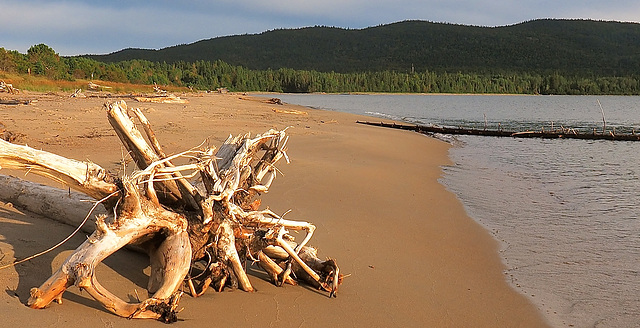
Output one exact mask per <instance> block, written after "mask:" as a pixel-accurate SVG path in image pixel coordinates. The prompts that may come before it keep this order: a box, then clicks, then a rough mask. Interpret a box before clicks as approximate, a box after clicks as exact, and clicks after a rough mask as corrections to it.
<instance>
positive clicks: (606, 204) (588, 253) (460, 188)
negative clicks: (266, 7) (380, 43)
mask: <svg viewBox="0 0 640 328" xmlns="http://www.w3.org/2000/svg"><path fill="white" fill-rule="evenodd" d="M278 97H279V98H281V99H282V100H283V101H284V102H287V103H293V104H300V105H305V106H309V107H314V108H322V109H329V110H337V111H344V112H351V113H357V114H365V115H370V116H378V117H388V118H393V119H398V120H404V121H408V122H416V123H423V124H430V123H434V124H439V125H447V126H468V127H483V126H485V124H486V125H488V126H489V127H490V128H498V127H502V128H504V129H516V130H526V129H541V128H542V127H545V128H550V127H551V125H552V124H553V125H554V127H559V126H564V127H572V128H580V129H584V130H589V131H590V130H592V129H594V128H596V129H598V130H599V131H601V130H602V128H603V118H602V116H603V114H602V110H601V108H600V106H599V105H598V101H600V103H601V105H602V108H603V110H604V115H605V120H606V124H607V129H612V128H613V127H616V129H617V131H620V130H628V131H631V130H638V131H640V97H617V96H598V97H590V96H478V95H280V96H278ZM552 122H553V123H552ZM454 145H455V146H454V147H452V148H451V151H450V157H451V159H452V160H453V161H454V163H455V164H454V165H452V166H447V167H445V168H444V172H445V176H444V177H443V179H442V181H441V182H442V183H443V184H444V185H445V186H447V188H449V189H450V190H451V191H452V192H454V193H455V194H456V195H457V196H458V197H459V198H460V200H461V201H462V203H463V204H464V206H465V207H466V210H467V212H468V213H469V215H470V216H471V217H473V218H474V219H476V220H477V221H479V222H480V223H481V224H483V225H484V226H485V227H486V228H487V229H488V230H489V231H490V232H491V233H492V234H493V235H494V237H495V238H496V239H497V240H498V241H499V242H500V243H501V245H502V247H501V251H500V252H501V256H502V257H503V259H504V263H505V264H506V267H507V270H506V271H505V276H506V277H507V279H508V280H509V282H511V283H512V284H513V286H514V287H515V288H516V289H518V290H519V291H521V292H522V293H523V294H525V295H527V297H529V298H530V299H531V300H532V301H533V302H534V303H536V304H537V305H538V306H539V307H540V308H541V309H542V311H543V313H544V314H545V315H546V316H547V318H548V320H549V322H551V323H552V324H553V325H554V326H556V327H567V326H575V327H640V219H638V205H640V179H639V176H640V166H639V165H640V142H612V141H584V140H562V139H559V140H542V139H540V140H538V139H512V138H495V137H475V136H462V137H456V138H455V140H454Z"/></svg>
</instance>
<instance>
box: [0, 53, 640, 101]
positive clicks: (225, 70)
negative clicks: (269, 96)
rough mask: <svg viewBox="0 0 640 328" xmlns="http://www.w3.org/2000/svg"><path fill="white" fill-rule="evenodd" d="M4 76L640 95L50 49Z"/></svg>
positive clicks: (581, 83) (470, 78)
mask: <svg viewBox="0 0 640 328" xmlns="http://www.w3.org/2000/svg"><path fill="white" fill-rule="evenodd" d="M0 71H4V72H11V73H18V74H31V75H38V76H45V77H47V78H50V79H54V80H76V79H87V80H103V81H113V82H125V83H136V84H153V83H157V84H159V85H172V86H181V87H190V88H193V89H197V90H215V89H216V88H222V87H224V88H228V89H229V90H231V91H264V92H329V93H341V92H398V93H400V92H402V93H510V94H558V95H560V94H576V95H595V94H614V95H640V76H638V75H633V74H631V75H629V76H599V75H594V74H584V73H582V74H567V73H560V72H558V71H549V72H509V71H498V70H496V71H494V72H480V73H473V72H447V71H438V72H436V71H429V70H424V71H414V72H397V71H371V72H351V73H337V72H319V71H315V70H294V69H289V68H280V69H264V70H251V69H247V68H245V67H242V66H235V65H230V64H228V63H226V62H223V61H221V60H216V61H204V60H199V61H194V62H186V61H177V62H173V63H166V62H151V61H146V60H126V61H120V62H111V63H105V62H99V61H96V60H93V59H90V58H86V57H61V56H59V55H58V54H57V53H56V52H55V51H54V50H53V49H52V48H50V47H49V46H47V45H45V44H38V45H34V46H32V47H31V48H29V50H28V51H27V53H26V54H21V53H19V52H17V51H12V50H5V49H4V48H0Z"/></svg>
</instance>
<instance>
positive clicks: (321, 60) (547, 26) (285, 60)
mask: <svg viewBox="0 0 640 328" xmlns="http://www.w3.org/2000/svg"><path fill="white" fill-rule="evenodd" d="M88 57H90V58H93V59H96V60H99V61H104V62H118V61H123V60H130V59H144V60H149V61H154V62H167V63H173V62H177V61H185V62H195V61H198V60H205V61H215V60H222V61H225V62H227V63H229V64H232V65H239V66H244V67H246V68H249V69H256V70H264V69H268V68H271V69H279V68H293V69H299V70H316V71H321V72H330V71H335V72H363V71H369V72H371V71H397V72H410V71H412V70H414V71H416V72H424V71H426V70H429V71H436V72H443V71H448V72H476V73H495V72H538V73H549V72H560V73H563V74H578V75H585V74H586V75H595V76H630V75H635V74H640V24H637V23H621V22H604V21H590V20H555V19H542V20H534V21H529V22H524V23H520V24H516V25H510V26H502V27H478V26H465V25H454V24H442V23H432V22H426V21H404V22H399V23H393V24H389V25H382V26H377V27H370V28H365V29H359V30H349V29H341V28H332V27H309V28H301V29H283V30H273V31H268V32H264V33H261V34H253V35H238V36H228V37H219V38H214V39H208V40H202V41H198V42H195V43H192V44H187V45H179V46H174V47H169V48H164V49H160V50H145V49H125V50H121V51H118V52H115V53H112V54H109V55H91V56H88Z"/></svg>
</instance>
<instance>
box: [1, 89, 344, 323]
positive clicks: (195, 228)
mask: <svg viewBox="0 0 640 328" xmlns="http://www.w3.org/2000/svg"><path fill="white" fill-rule="evenodd" d="M105 107H106V109H107V117H108V120H109V122H110V123H111V125H112V127H113V128H114V130H115V131H116V134H117V135H118V137H119V138H120V140H121V141H122V143H123V144H124V146H125V147H126V148H127V150H128V151H129V154H130V156H131V157H132V158H133V159H134V161H135V163H136V164H137V166H138V168H139V169H140V171H137V172H135V173H133V174H131V175H130V176H123V177H115V176H114V175H112V174H111V173H109V172H106V171H105V170H104V169H103V168H101V167H100V166H98V165H96V164H93V163H90V162H80V161H76V160H72V159H67V158H64V157H61V156H57V155H54V154H51V153H47V152H45V151H40V150H35V149H31V148H29V147H26V146H18V145H13V144H10V143H8V142H4V141H0V167H5V168H12V169H22V170H26V171H29V172H32V173H36V174H40V175H43V176H46V177H50V178H52V179H54V180H56V181H60V182H63V183H66V184H68V185H69V186H70V187H72V188H74V189H76V190H79V191H81V192H83V193H85V194H87V195H89V196H91V197H93V198H94V199H96V200H100V201H101V202H102V203H103V204H104V205H105V207H106V208H107V209H108V210H109V211H108V214H107V215H100V216H98V217H97V218H96V227H97V228H96V230H95V231H94V232H93V234H92V235H91V237H90V238H89V239H88V240H87V241H86V242H85V243H83V244H82V245H80V246H79V247H78V248H77V249H76V251H75V252H74V253H73V254H71V255H70V256H69V258H67V259H66V261H65V262H64V263H63V264H62V266H61V267H60V269H58V270H57V271H56V272H55V273H54V274H53V275H52V276H51V278H49V279H48V280H47V281H46V282H45V283H43V284H42V286H40V287H39V288H34V289H33V290H32V295H31V298H30V299H29V301H28V305H29V306H31V307H33V308H43V307H46V306H48V305H49V304H50V303H51V302H52V301H61V300H62V294H63V293H64V291H65V290H66V289H67V288H69V287H71V286H73V285H75V286H77V287H79V288H82V289H85V290H87V291H88V292H89V294H90V295H91V296H92V297H93V298H95V299H96V300H97V301H98V302H100V303H101V304H102V305H103V306H104V307H105V308H107V309H108V310H110V311H112V312H113V313H115V314H117V315H120V316H123V317H129V318H156V319H160V320H162V321H165V322H173V321H175V320H176V313H175V309H176V307H177V303H178V300H179V299H180V295H181V293H179V292H178V290H179V287H180V286H181V285H182V283H183V280H185V279H186V282H187V285H188V287H189V289H190V292H191V294H192V295H193V296H194V297H195V296H198V295H201V294H202V293H204V291H205V290H206V289H207V287H208V286H209V285H210V284H213V285H214V286H215V287H216V288H215V289H216V290H222V289H223V288H224V287H225V285H228V284H231V285H235V284H237V286H238V287H239V288H240V289H242V290H245V291H252V290H253V287H252V286H251V282H250V280H249V278H248V277H247V275H246V273H245V271H244V266H245V265H246V261H247V259H253V260H257V261H260V265H261V267H263V268H264V269H265V270H266V271H267V273H268V274H269V276H270V277H272V279H274V282H275V283H276V285H282V283H284V282H287V283H290V284H295V283H296V282H295V280H293V279H292V277H290V276H289V274H290V272H294V273H295V274H296V276H299V277H302V278H303V279H304V281H306V282H308V283H310V284H311V285H313V286H315V287H317V288H320V289H323V290H326V291H328V292H329V296H330V297H331V296H335V295H336V294H335V293H336V290H337V287H338V285H339V284H340V282H341V281H342V276H341V275H340V273H339V269H338V266H337V264H336V262H335V260H333V259H329V260H327V261H322V260H320V259H319V258H318V257H317V251H316V250H315V249H314V248H310V247H307V246H306V245H307V243H308V242H309V240H310V239H311V237H312V235H313V232H314V231H315V226H314V225H313V224H311V223H308V222H304V221H293V220H287V219H284V218H283V217H282V216H279V215H277V214H276V213H274V212H272V211H270V210H268V209H267V210H258V206H259V203H260V202H259V200H258V201H256V200H255V197H256V196H258V195H259V194H260V193H262V192H267V191H268V189H269V187H270V185H271V183H272V182H273V180H274V178H275V177H276V172H277V170H276V168H275V163H276V162H278V161H279V160H280V159H281V158H285V159H287V161H288V157H287V155H286V144H287V141H288V137H287V136H286V133H285V131H275V130H269V131H267V132H266V133H264V134H262V135H258V136H256V137H253V138H252V137H251V136H250V135H249V134H245V135H240V136H237V137H229V138H228V139H227V140H226V141H225V142H224V144H223V145H222V146H221V147H220V148H219V149H218V150H217V151H216V149H215V148H207V149H191V150H187V151H185V152H183V153H180V154H176V155H172V156H167V155H166V154H165V153H164V151H162V149H161V147H160V143H159V142H158V141H157V139H156V136H155V133H154V132H153V130H152V128H151V125H150V123H149V122H148V121H147V119H146V118H145V117H144V115H143V114H142V112H140V111H139V110H135V109H134V110H131V112H132V114H133V115H129V110H128V109H127V107H126V104H125V103H124V101H120V102H114V103H108V104H106V105H105ZM133 117H135V118H137V120H138V121H139V122H140V124H141V125H142V126H143V128H144V131H145V134H146V136H147V139H145V138H144V136H143V134H142V133H141V132H140V131H139V130H138V128H137V126H136V124H135V123H134V122H133ZM181 157H185V158H189V159H190V160H191V161H192V163H190V164H184V165H174V164H173V162H172V161H174V160H176V159H178V158H181ZM193 177H198V178H199V179H198V181H197V184H198V185H200V187H196V182H195V181H192V180H189V179H190V178H193ZM8 197H9V198H11V197H12V196H8ZM287 229H289V230H304V231H306V236H305V238H304V240H302V242H300V243H299V244H297V243H295V242H294V241H293V237H292V236H290V235H289V234H288V230H287ZM129 244H137V245H140V246H142V247H143V248H144V249H146V250H147V251H148V253H149V257H150V263H151V274H150V278H149V284H148V289H149V292H150V293H152V294H153V295H152V296H151V297H150V298H149V299H147V300H144V301H142V302H139V303H127V302H124V301H123V300H121V299H119V298H118V297H116V296H115V295H113V294H112V293H110V292H109V291H108V290H106V289H105V288H104V287H102V286H101V285H100V283H99V282H98V281H97V280H96V278H95V274H94V270H95V267H96V265H98V264H99V263H100V262H101V261H102V260H104V259H105V258H106V257H107V256H109V255H111V254H112V253H114V252H115V251H117V250H118V249H120V248H122V247H124V246H126V245H129ZM205 259H206V261H207V263H206V265H205V267H204V271H203V272H201V273H200V274H199V275H198V276H197V277H193V278H192V277H190V276H189V275H188V274H189V272H190V271H192V269H193V268H194V265H195V264H196V263H198V262H202V261H203V260H205Z"/></svg>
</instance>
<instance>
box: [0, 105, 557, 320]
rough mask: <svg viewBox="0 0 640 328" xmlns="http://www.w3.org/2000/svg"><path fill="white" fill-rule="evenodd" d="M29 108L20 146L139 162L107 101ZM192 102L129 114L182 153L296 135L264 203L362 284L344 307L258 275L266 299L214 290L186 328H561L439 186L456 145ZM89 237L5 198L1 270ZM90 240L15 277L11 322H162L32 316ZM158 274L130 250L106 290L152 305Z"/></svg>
mask: <svg viewBox="0 0 640 328" xmlns="http://www.w3.org/2000/svg"><path fill="white" fill-rule="evenodd" d="M3 96H5V97H6V95H3ZM20 97H21V98H30V99H37V100H38V101H37V102H34V103H32V104H30V105H18V106H9V105H0V123H2V124H3V125H4V127H5V129H7V130H9V131H12V132H14V133H19V134H22V137H21V138H19V139H18V141H17V142H18V143H21V144H25V143H26V144H28V145H29V146H31V147H34V148H39V149H43V150H47V151H50V152H53V153H57V154H60V155H63V156H66V157H70V158H75V159H79V160H91V161H93V162H95V163H97V164H99V165H101V166H103V167H105V168H108V169H110V170H113V171H117V170H119V169H120V168H121V163H120V159H121V158H122V157H123V155H122V153H123V151H122V148H121V146H120V144H119V141H118V139H117V137H116V136H115V133H114V132H112V130H111V129H110V127H109V124H108V122H107V120H106V115H105V113H104V110H103V108H102V107H103V104H104V102H105V101H107V99H102V98H84V99H72V98H68V97H67V95H64V94H58V95H51V94H49V95H45V94H36V93H28V94H23V95H20ZM186 97H187V99H188V101H189V103H187V104H149V103H138V102H135V101H134V100H127V103H128V104H129V106H135V107H139V108H141V109H143V111H144V112H145V113H146V115H147V116H148V118H149V119H150V121H151V122H152V124H153V126H154V128H155V130H156V133H157V135H158V138H159V139H160V141H161V143H163V146H164V147H165V150H166V151H167V152H169V153H175V152H178V151H182V150H185V149H187V148H189V147H192V146H196V145H198V144H200V143H202V142H203V141H205V140H207V141H206V142H207V143H209V144H213V145H219V144H220V143H222V141H223V140H224V139H225V138H226V137H227V136H228V135H229V134H234V135H236V134H239V133H245V132H252V133H261V132H264V131H266V130H267V129H269V128H278V129H281V128H285V127H288V126H290V128H289V130H288V133H289V134H290V135H291V140H290V144H289V152H288V153H289V156H290V157H291V163H290V164H285V163H284V161H282V162H281V164H280V165H279V168H280V170H281V171H282V172H283V173H284V176H279V177H278V178H277V179H276V181H275V182H274V184H273V185H272V187H271V190H270V192H269V194H267V195H265V196H264V197H263V202H262V203H263V205H268V206H269V207H270V208H271V209H273V210H274V211H276V212H279V213H283V212H285V211H287V210H289V209H291V212H290V213H289V214H288V215H287V217H288V218H290V219H298V220H306V221H310V222H313V223H314V224H315V225H316V226H317V230H316V233H315V235H314V238H313V239H312V241H311V244H312V245H315V246H317V247H319V249H320V256H321V257H328V256H331V257H334V258H337V260H338V263H339V265H340V267H341V272H343V273H345V274H350V276H349V277H348V278H346V279H345V281H344V284H343V285H342V286H341V288H340V290H339V293H338V297H337V298H335V299H329V298H328V297H327V295H326V293H321V292H318V291H315V290H313V289H311V288H308V287H305V286H285V287H283V288H278V287H275V286H274V285H272V284H271V283H270V282H269V281H267V280H266V277H265V275H264V274H263V273H262V272H261V271H260V270H259V269H257V268H256V267H250V268H249V270H248V271H249V275H250V279H251V281H252V283H253V284H254V286H255V287H256V289H257V291H256V292H254V293H245V292H242V291H238V290H236V291H224V292H222V293H216V292H214V291H208V292H207V293H206V294H205V295H204V296H202V297H200V298H195V299H194V298H192V297H190V296H186V295H185V296H184V297H183V299H182V301H181V303H180V305H181V306H182V307H184V310H183V311H182V312H181V313H180V314H179V318H180V319H181V321H179V322H177V323H176V324H175V325H176V326H189V327H210V326H234V327H254V326H261V327H326V326H336V327H395V326H397V327H402V326H407V327H418V326H420V327H543V326H546V323H545V321H544V318H543V316H542V315H541V312H540V309H538V308H536V306H534V305H533V304H532V303H530V302H529V300H528V299H527V298H526V297H525V296H524V295H521V294H519V293H518V292H517V291H516V290H514V289H513V288H512V287H511V286H510V285H509V284H508V283H507V282H506V280H505V275H504V273H503V270H504V266H503V264H502V263H501V261H500V258H499V255H498V244H497V242H496V241H495V240H493V239H492V237H491V235H490V234H489V233H488V232H487V231H486V230H484V229H483V228H482V227H481V226H480V225H479V224H478V223H476V222H475V221H473V220H472V219H471V218H469V217H468V216H467V214H466V213H465V211H464V208H463V206H462V204H461V203H460V201H459V200H458V199H457V198H456V197H455V195H453V194H452V193H451V192H449V191H447V190H446V189H445V188H444V187H443V186H442V185H441V184H439V183H438V179H439V178H440V177H441V175H442V171H441V166H443V165H448V164H450V163H449V159H448V157H447V154H448V149H449V147H450V146H449V145H448V144H446V143H444V142H442V141H438V140H435V139H432V138H429V137H426V136H422V135H419V134H415V133H412V132H405V131H396V130H391V129H383V128H377V127H370V126H362V125H357V124H355V121H356V120H357V119H358V118H359V117H358V116H355V115H350V114H343V113H336V112H327V111H318V110H312V109H308V108H302V107H297V106H292V105H284V106H282V105H275V104H269V103H267V102H266V101H265V99H263V98H252V97H249V96H244V95H234V94H226V95H221V94H207V95H187V96H186ZM0 127H2V125H0ZM129 165H131V164H130V163H129ZM0 173H5V174H6V173H7V172H4V171H0ZM8 173H12V174H16V173H15V172H8ZM21 176H23V175H21ZM26 178H28V179H32V180H34V181H44V180H42V179H40V178H38V177H35V176H34V175H28V176H27V177H26ZM59 187H62V186H59ZM62 188H63V187H62ZM73 229H74V227H71V226H68V225H65V224H61V223H57V222H55V221H53V220H51V219H49V218H44V217H42V216H39V215H36V214H33V213H29V212H26V211H24V210H21V209H20V208H19V207H18V205H17V204H16V205H13V204H10V203H6V202H0V252H1V253H0V264H6V263H9V262H11V261H13V260H14V259H15V258H24V257H26V256H29V255H31V254H33V253H36V252H38V251H41V250H43V249H46V248H48V247H50V246H52V245H54V244H55V243H57V242H58V241H59V240H62V239H63V238H65V237H66V236H67V235H68V234H69V233H70V232H71V231H73ZM85 238H86V234H84V233H81V234H79V235H77V236H76V237H74V238H73V239H72V240H71V241H69V242H68V243H67V244H65V245H64V246H62V247H61V248H58V249H56V250H55V251H53V252H51V253H48V254H46V255H44V256H42V257H39V258H37V259H34V260H31V261H29V262H27V263H24V264H20V265H18V266H16V267H13V268H8V269H4V270H2V271H0V285H1V286H2V287H3V288H4V293H0V304H1V305H0V318H2V322H3V323H4V326H27V325H30V326H38V327H47V326H56V327H61V326H65V327H81V326H82V327H84V326H90V327H97V326H104V327H113V326H118V327H126V326H136V327H146V326H156V327H157V326H158V325H160V323H158V322H155V321H151V320H127V319H123V318H119V317H117V316H115V315H113V314H111V313H109V312H107V311H105V310H103V309H102V308H101V306H100V305H99V304H98V303H97V302H95V301H94V300H93V299H91V298H90V297H89V296H88V295H87V293H82V292H81V291H79V290H78V289H77V288H75V287H71V288H70V289H69V290H68V291H67V292H66V293H65V294H64V303H63V304H62V305H58V304H52V305H51V306H50V307H49V308H47V309H44V310H33V309H29V308H27V307H26V306H25V305H24V303H25V302H26V300H27V299H28V297H29V289H30V288H32V287H36V286H39V285H40V284H41V283H42V282H44V280H46V279H47V278H48V277H49V275H50V274H51V273H52V271H53V270H54V269H56V268H57V267H58V266H59V265H60V263H61V262H62V261H63V260H64V259H65V257H66V256H68V254H69V253H70V252H71V250H72V249H74V248H75V247H77V246H78V245H79V244H80V243H81V242H82V241H83V240H84V239H85ZM147 264H148V263H147V259H146V257H145V256H143V255H140V254H137V253H134V252H131V251H126V250H124V251H119V252H118V253H116V254H114V255H113V256H111V257H109V258H108V259H107V260H106V261H105V262H104V263H103V264H101V265H100V267H99V269H98V273H97V275H98V279H99V280H100V281H101V282H102V283H103V284H104V285H105V286H106V287H107V288H109V289H110V290H111V291H112V292H114V293H115V294H117V295H118V296H120V297H122V298H123V299H126V300H132V301H133V300H134V299H135V296H134V295H135V291H137V292H138V294H140V295H141V297H146V291H145V289H144V286H146V280H147V274H148V270H149V269H148V267H147Z"/></svg>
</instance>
